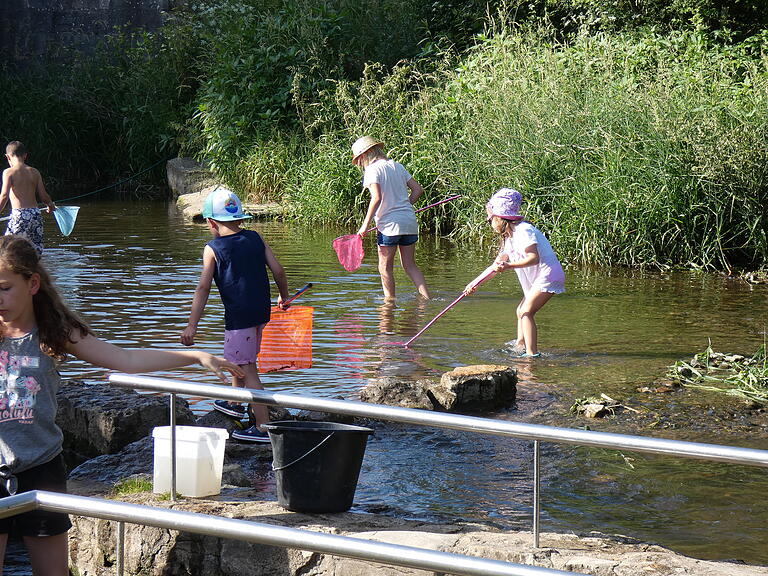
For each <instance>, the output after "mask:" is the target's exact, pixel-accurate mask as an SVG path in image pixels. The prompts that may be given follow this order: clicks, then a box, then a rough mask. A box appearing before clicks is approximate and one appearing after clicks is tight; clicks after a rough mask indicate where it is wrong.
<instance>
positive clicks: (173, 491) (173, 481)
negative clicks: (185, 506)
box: [169, 393, 176, 502]
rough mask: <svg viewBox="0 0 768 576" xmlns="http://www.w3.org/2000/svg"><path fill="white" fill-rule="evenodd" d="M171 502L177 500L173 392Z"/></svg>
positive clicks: (173, 398)
mask: <svg viewBox="0 0 768 576" xmlns="http://www.w3.org/2000/svg"><path fill="white" fill-rule="evenodd" d="M170 400H171V401H170V402H169V404H170V406H171V417H170V422H171V502H176V394H173V393H171V399H170Z"/></svg>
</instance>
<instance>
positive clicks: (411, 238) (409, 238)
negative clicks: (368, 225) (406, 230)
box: [376, 232, 419, 246]
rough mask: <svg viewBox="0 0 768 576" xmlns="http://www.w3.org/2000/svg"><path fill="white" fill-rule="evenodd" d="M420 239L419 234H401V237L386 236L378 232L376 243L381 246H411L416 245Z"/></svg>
mask: <svg viewBox="0 0 768 576" xmlns="http://www.w3.org/2000/svg"><path fill="white" fill-rule="evenodd" d="M418 239H419V235H418V234H400V235H399V236H385V235H384V234H382V233H381V232H376V243H377V244H378V245H379V246H410V245H411V244H416V241H417V240H418Z"/></svg>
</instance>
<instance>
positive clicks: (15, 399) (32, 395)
mask: <svg viewBox="0 0 768 576" xmlns="http://www.w3.org/2000/svg"><path fill="white" fill-rule="evenodd" d="M39 365H40V359H39V358H38V357H37V356H14V355H11V354H8V352H7V351H5V350H3V351H1V352H0V422H8V421H12V420H16V421H19V422H22V423H28V424H31V423H32V421H33V419H34V406H35V399H36V397H37V393H38V392H39V391H40V384H39V383H38V382H37V380H36V379H35V377H34V376H22V374H21V372H22V369H23V368H37V367H38V366H39Z"/></svg>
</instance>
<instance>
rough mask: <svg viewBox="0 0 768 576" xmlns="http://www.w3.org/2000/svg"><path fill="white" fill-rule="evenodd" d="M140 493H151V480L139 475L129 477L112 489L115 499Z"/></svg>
mask: <svg viewBox="0 0 768 576" xmlns="http://www.w3.org/2000/svg"><path fill="white" fill-rule="evenodd" d="M141 492H152V478H149V477H146V476H141V475H137V476H130V477H128V478H124V479H123V480H120V481H119V482H116V483H115V486H114V487H113V489H112V493H113V494H114V496H117V497H119V496H125V495H127V494H139V493H141Z"/></svg>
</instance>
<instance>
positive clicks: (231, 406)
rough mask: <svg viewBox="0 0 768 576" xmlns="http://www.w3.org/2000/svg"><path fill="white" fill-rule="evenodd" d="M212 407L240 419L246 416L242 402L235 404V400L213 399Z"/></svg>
mask: <svg viewBox="0 0 768 576" xmlns="http://www.w3.org/2000/svg"><path fill="white" fill-rule="evenodd" d="M213 409H214V410H218V411H219V412H222V413H223V414H226V415H227V416H232V418H237V419H239V420H242V419H243V418H245V416H246V408H245V406H243V405H242V404H236V403H235V402H227V401H226V400H215V401H214V402H213Z"/></svg>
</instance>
